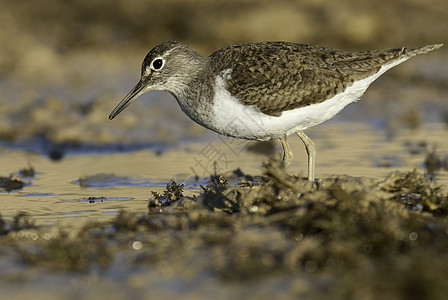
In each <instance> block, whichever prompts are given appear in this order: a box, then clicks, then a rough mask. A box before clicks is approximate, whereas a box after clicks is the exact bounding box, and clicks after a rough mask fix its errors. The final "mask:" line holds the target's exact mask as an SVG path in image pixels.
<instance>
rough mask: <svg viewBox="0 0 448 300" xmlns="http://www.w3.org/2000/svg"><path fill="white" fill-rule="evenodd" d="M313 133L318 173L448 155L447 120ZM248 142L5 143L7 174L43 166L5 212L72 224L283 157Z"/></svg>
mask: <svg viewBox="0 0 448 300" xmlns="http://www.w3.org/2000/svg"><path fill="white" fill-rule="evenodd" d="M309 136H310V137H312V138H313V140H314V141H315V143H316V146H317V163H316V177H317V178H322V177H326V176H329V175H332V174H338V175H342V174H348V175H350V176H355V177H357V176H362V177H369V178H378V179H380V178H382V177H384V176H386V175H387V174H389V173H390V172H391V171H394V170H403V171H409V170H412V169H414V168H419V169H424V168H425V165H424V161H425V158H426V152H427V151H429V150H431V149H432V147H436V151H437V153H438V154H439V155H440V157H441V159H443V157H448V153H447V152H446V149H448V139H447V138H446V136H447V129H446V128H445V126H444V124H440V123H439V124H427V125H425V126H424V127H423V128H421V129H419V130H414V131H412V130H400V132H399V133H397V134H396V137H395V138H393V139H392V140H387V139H386V137H385V135H384V134H381V132H379V131H376V130H374V129H372V127H371V126H369V125H366V124H357V123H338V122H334V123H329V124H326V125H322V126H320V128H315V129H311V130H309ZM289 140H290V143H291V147H292V149H293V151H294V154H295V159H294V161H293V163H292V165H291V166H290V167H289V169H288V171H289V172H290V173H293V174H302V175H304V176H306V155H305V151H304V148H303V145H302V144H301V142H300V140H299V139H298V138H297V137H294V136H291V137H290V138H289ZM423 142H424V143H423ZM419 144H426V146H422V145H420V146H419ZM249 145H257V143H256V142H254V143H249V142H247V141H239V140H234V139H230V138H222V137H218V136H216V138H215V139H212V140H210V141H209V142H206V143H185V144H183V145H182V146H181V147H180V148H179V149H176V150H174V149H167V150H166V151H164V152H162V153H159V152H158V151H152V150H140V151H131V152H121V153H106V154H104V153H99V154H92V153H91V154H89V153H86V154H76V155H67V156H65V157H64V158H62V159H61V160H58V161H54V160H51V159H50V158H48V157H45V156H41V155H37V154H32V153H28V152H23V151H11V150H7V149H3V150H2V151H1V153H0V164H1V165H2V174H1V175H2V176H7V175H8V174H11V173H15V172H17V171H18V169H20V168H24V167H26V166H27V165H31V166H32V167H33V168H34V169H35V170H36V175H35V176H34V177H32V178H24V181H25V182H26V183H27V185H26V186H25V187H24V188H23V189H22V190H15V191H11V192H9V193H7V192H2V193H0V201H2V210H1V213H2V214H3V216H4V217H5V218H12V217H13V216H14V215H15V214H16V213H17V212H27V213H28V214H29V215H30V216H31V217H32V218H33V219H35V220H36V222H37V224H38V225H55V224H59V225H71V226H74V225H82V224H84V223H85V222H86V221H88V220H89V221H92V220H98V221H102V220H107V219H110V218H112V217H114V216H116V214H117V213H118V212H119V211H120V210H123V209H124V210H126V211H129V212H141V213H143V212H145V211H146V206H147V204H148V199H149V198H150V196H151V193H150V191H159V192H160V191H162V190H163V189H164V188H165V185H166V183H169V182H170V181H171V180H175V181H176V182H178V183H184V184H185V185H186V189H185V195H187V196H192V195H194V194H195V193H196V194H197V193H198V192H199V191H200V185H201V184H202V185H204V184H205V179H206V178H207V177H208V175H209V174H213V173H215V172H216V173H217V174H221V173H222V174H225V173H228V172H230V171H232V170H236V169H237V168H240V169H241V170H242V171H243V172H244V173H246V174H251V175H260V174H261V168H260V167H261V164H262V163H263V161H265V160H266V159H267V158H268V156H272V155H274V157H277V158H279V157H280V153H281V149H280V146H279V145H278V144H274V145H275V148H274V149H273V151H272V152H271V153H266V154H260V153H254V152H251V151H247V150H246V149H247V147H248V146H249ZM214 161H216V163H215V164H214ZM196 177H198V178H196ZM196 179H198V180H196ZM436 180H437V182H438V183H439V184H441V185H442V186H443V188H444V189H447V190H448V188H447V183H448V174H447V171H446V170H443V169H442V170H439V172H438V173H437V175H436ZM89 197H97V199H96V201H94V203H90V202H93V201H89ZM100 197H102V201H101V199H100Z"/></svg>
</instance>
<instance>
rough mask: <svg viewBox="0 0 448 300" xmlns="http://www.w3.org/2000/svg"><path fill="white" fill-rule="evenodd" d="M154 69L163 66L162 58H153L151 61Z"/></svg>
mask: <svg viewBox="0 0 448 300" xmlns="http://www.w3.org/2000/svg"><path fill="white" fill-rule="evenodd" d="M152 67H153V68H154V70H160V69H161V68H162V67H163V60H162V59H161V58H157V59H154V60H153V62H152Z"/></svg>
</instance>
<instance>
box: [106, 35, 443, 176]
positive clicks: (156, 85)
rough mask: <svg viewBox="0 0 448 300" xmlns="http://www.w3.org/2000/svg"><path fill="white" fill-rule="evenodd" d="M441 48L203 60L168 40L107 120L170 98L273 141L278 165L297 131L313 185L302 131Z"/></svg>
mask: <svg viewBox="0 0 448 300" xmlns="http://www.w3.org/2000/svg"><path fill="white" fill-rule="evenodd" d="M441 46H442V44H437V45H428V46H425V47H420V48H413V49H409V48H397V49H389V50H380V51H364V52H354V53H351V52H345V51H339V50H332V49H326V48H322V47H317V46H310V45H302V44H295V43H287V42H263V43H252V44H239V45H234V46H229V47H226V48H223V49H220V50H218V51H216V52H214V53H213V54H211V55H210V56H209V57H204V56H202V55H200V54H199V53H198V52H196V51H195V50H194V49H193V48H191V47H189V46H187V45H186V44H184V43H181V42H176V41H169V42H164V43H162V44H160V45H158V46H156V47H155V48H154V49H152V50H151V51H150V52H149V53H148V54H147V55H146V57H145V59H144V61H143V64H142V70H141V78H140V81H139V82H138V83H137V85H136V86H135V87H134V88H133V89H132V90H131V92H130V93H129V94H128V95H127V96H126V97H125V98H124V99H123V100H122V101H121V102H120V103H119V104H118V105H117V107H116V108H115V109H114V110H113V111H112V112H111V114H110V115H109V119H111V120H112V119H113V118H115V117H116V116H117V115H118V114H119V113H120V112H121V111H122V110H124V109H125V108H126V107H127V106H128V105H129V104H130V103H131V101H132V100H134V99H136V98H137V97H139V96H141V95H142V94H144V93H146V92H148V91H150V90H163V91H168V92H170V93H171V94H172V95H173V96H174V97H175V98H176V100H177V102H178V103H179V105H180V107H181V109H182V110H183V111H184V112H185V113H186V114H187V115H188V116H189V117H190V118H191V119H192V120H193V121H195V122H196V123H198V124H200V125H202V126H204V127H206V128H208V129H210V130H213V131H215V132H217V133H220V134H223V135H226V136H230V137H234V138H240V139H248V140H259V141H267V140H273V139H279V140H280V142H281V144H282V146H283V158H282V165H283V166H284V167H285V168H286V167H287V166H288V165H289V164H290V163H291V161H292V158H293V154H292V152H291V149H290V147H289V144H288V142H287V136H288V135H290V134H292V133H297V135H298V136H299V137H300V139H301V140H302V141H303V143H304V144H305V149H306V151H307V153H308V180H311V181H314V163H315V155H316V150H315V145H314V143H313V141H311V139H310V138H308V136H307V135H306V134H305V133H304V132H303V130H305V129H307V128H308V127H311V126H314V125H317V124H319V123H322V122H324V121H326V120H328V119H330V118H332V117H333V116H334V115H335V114H337V113H338V112H339V111H341V110H342V109H343V108H344V107H345V106H346V105H348V104H350V103H352V102H354V101H356V100H358V99H359V97H361V95H362V94H363V93H364V91H365V90H366V89H367V88H368V87H369V85H370V84H371V83H372V82H373V81H374V80H375V79H377V78H378V77H379V76H380V75H381V74H383V73H384V72H386V71H387V70H389V69H390V68H392V67H394V66H396V65H398V64H400V63H402V62H404V61H406V60H407V59H409V58H411V57H413V56H415V55H418V54H422V53H426V52H429V51H432V50H434V49H437V48H439V47H441Z"/></svg>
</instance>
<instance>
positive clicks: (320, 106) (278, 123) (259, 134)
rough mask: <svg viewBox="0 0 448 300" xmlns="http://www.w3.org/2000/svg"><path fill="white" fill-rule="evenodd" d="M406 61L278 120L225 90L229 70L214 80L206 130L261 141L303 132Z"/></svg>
mask: <svg viewBox="0 0 448 300" xmlns="http://www.w3.org/2000/svg"><path fill="white" fill-rule="evenodd" d="M406 59H407V58H404V59H401V60H398V61H395V62H393V63H391V64H388V65H385V66H383V67H382V68H381V69H380V71H379V72H378V73H376V74H374V75H371V76H370V77H367V78H365V79H362V80H359V81H356V82H354V83H353V85H351V86H349V87H348V88H346V89H345V91H344V92H343V93H340V94H337V95H335V96H334V97H332V98H330V99H328V100H325V101H324V102H321V103H316V104H311V105H308V106H304V107H300V108H296V109H292V110H287V111H284V112H283V113H282V114H281V116H279V117H276V116H270V115H266V114H264V113H262V112H261V111H259V110H258V108H257V107H256V106H254V105H251V106H246V105H243V104H241V102H240V101H239V100H238V99H237V98H236V97H234V96H233V95H231V94H230V93H229V92H228V91H227V84H226V81H227V79H229V77H230V76H231V70H226V71H225V72H223V75H222V76H218V77H217V79H216V85H215V87H216V90H215V92H216V94H215V97H214V105H213V116H214V117H213V118H212V120H211V121H212V122H213V124H207V125H208V126H207V127H209V128H210V129H212V130H214V131H216V132H218V133H221V134H224V135H227V136H232V137H235V138H242V139H251V140H262V141H263V140H272V139H278V138H280V137H282V136H284V135H289V134H292V133H294V132H296V131H301V130H305V129H307V128H309V127H312V126H315V125H317V124H320V123H322V122H324V121H326V120H328V119H330V118H332V117H334V116H335V115H336V114H337V113H338V112H340V111H341V110H342V109H343V108H344V107H345V106H347V105H348V104H350V103H352V102H354V101H356V100H358V99H359V97H361V96H362V94H363V93H364V92H365V90H366V89H367V88H368V87H369V85H370V84H371V83H372V82H373V81H374V80H375V79H377V78H378V77H379V76H380V75H381V74H383V73H384V72H386V71H387V70H388V69H390V68H392V67H393V66H395V65H398V64H399V63H401V62H403V61H404V60H406Z"/></svg>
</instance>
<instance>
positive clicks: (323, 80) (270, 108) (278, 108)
mask: <svg viewBox="0 0 448 300" xmlns="http://www.w3.org/2000/svg"><path fill="white" fill-rule="evenodd" d="M402 55H406V49H404V48H400V49H391V50H384V51H368V52H357V53H350V52H344V51H337V50H330V49H325V48H321V47H315V46H308V45H301V44H293V43H283V42H268V43H256V44H241V45H236V46H230V47H227V48H223V49H221V50H218V51H216V52H215V53H213V54H212V55H211V56H210V58H211V61H212V64H213V70H214V73H215V75H218V74H220V73H221V72H222V71H223V70H226V69H229V68H231V69H232V74H231V79H230V80H229V81H228V82H227V84H228V89H229V92H230V93H231V94H233V95H234V96H236V97H237V98H238V99H239V100H240V101H241V102H242V103H243V104H245V105H255V106H257V107H258V108H259V109H260V111H262V112H263V113H265V114H268V115H273V116H279V115H281V113H282V112H283V111H286V110H291V109H295V108H298V107H303V106H307V105H310V104H313V103H319V102H322V101H325V100H326V99H329V98H331V97H333V96H334V95H336V94H338V93H341V92H343V91H344V90H345V89H346V88H347V87H348V86H350V85H352V84H353V82H354V81H356V80H360V79H363V78H366V77H368V76H370V75H373V74H374V73H376V72H378V71H379V70H380V68H381V66H382V65H383V64H386V63H387V62H389V61H393V60H395V59H397V58H399V57H401V56H402ZM410 56H412V55H410Z"/></svg>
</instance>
